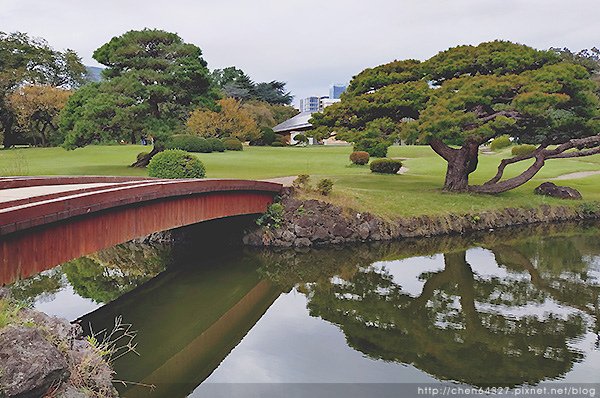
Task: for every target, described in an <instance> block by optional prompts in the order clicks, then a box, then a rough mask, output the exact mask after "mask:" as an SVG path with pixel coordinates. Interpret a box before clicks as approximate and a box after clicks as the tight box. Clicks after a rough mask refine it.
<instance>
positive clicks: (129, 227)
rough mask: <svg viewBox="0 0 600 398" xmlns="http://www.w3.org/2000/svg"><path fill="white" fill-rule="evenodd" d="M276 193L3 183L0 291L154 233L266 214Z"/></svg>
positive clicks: (206, 185)
mask: <svg viewBox="0 0 600 398" xmlns="http://www.w3.org/2000/svg"><path fill="white" fill-rule="evenodd" d="M281 188H282V186H281V185H280V184H276V183H271V182H264V181H248V180H212V179H203V180H161V179H151V178H132V177H92V176H86V177H18V178H17V177H15V178H0V286H2V285H3V284H8V283H11V282H12V281H14V280H15V279H17V278H22V277H28V276H31V275H34V274H36V273H39V272H41V271H43V270H46V269H49V268H52V267H54V266H56V265H58V264H62V263H64V262H66V261H69V260H71V259H73V258H77V257H80V256H82V255H85V254H88V253H93V252H96V251H98V250H100V249H103V248H106V247H111V246H114V245H116V244H119V243H122V242H126V241H128V240H131V239H135V238H140V237H143V236H146V235H149V234H151V233H154V232H159V231H165V230H169V229H173V228H177V227H182V226H185V225H191V224H196V223H199V222H202V221H208V220H214V219H218V218H223V217H231V216H239V215H248V214H258V213H263V212H265V210H266V209H267V207H268V205H269V204H271V203H272V201H273V197H274V196H275V195H277V194H278V193H279V192H280V191H281Z"/></svg>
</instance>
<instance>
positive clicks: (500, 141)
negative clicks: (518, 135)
mask: <svg viewBox="0 0 600 398" xmlns="http://www.w3.org/2000/svg"><path fill="white" fill-rule="evenodd" d="M511 145H512V141H511V140H510V136H508V135H501V136H499V137H496V138H494V140H493V141H492V143H491V144H490V149H491V150H492V151H497V150H498V149H502V148H508V147H509V146H511Z"/></svg>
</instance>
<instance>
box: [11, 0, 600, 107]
mask: <svg viewBox="0 0 600 398" xmlns="http://www.w3.org/2000/svg"><path fill="white" fill-rule="evenodd" d="M144 27H148V28H159V29H164V30H168V31H173V32H177V33H179V35H180V36H181V37H183V39H184V40H185V41H187V42H191V43H194V44H196V45H198V46H199V47H200V48H202V50H203V53H204V59H206V61H207V62H208V64H209V68H211V69H214V68H223V67H226V66H231V65H235V66H237V67H239V68H241V69H243V70H244V71H245V72H246V73H248V74H249V75H250V76H251V77H252V78H253V79H254V80H255V81H269V80H282V81H285V82H287V84H288V86H287V87H288V88H289V89H290V90H291V91H292V93H293V94H294V95H295V101H294V102H295V103H297V102H298V100H299V99H300V98H302V97H306V96H310V95H327V94H328V88H329V86H330V85H331V84H332V83H346V82H347V81H349V80H350V78H351V77H352V76H353V75H355V74H356V73H358V72H360V71H361V70H362V69H364V68H366V67H370V66H376V65H380V64H382V63H385V62H389V61H392V60H394V59H406V58H417V59H426V58H428V57H430V56H432V55H434V54H435V53H437V52H438V51H441V50H444V49H446V48H448V47H451V46H455V45H459V44H467V43H469V44H476V43H479V42H482V41H487V40H492V39H506V40H512V41H517V42H520V43H524V44H528V45H531V46H533V47H537V48H542V49H546V48H549V47H569V48H571V49H574V50H579V49H582V48H590V47H594V46H597V47H600V7H598V0H320V1H315V0H303V1H301V0H210V1H208V0H162V1H155V0H145V1H131V0H104V1H95V2H93V3H92V2H88V1H81V0H0V30H2V31H6V32H14V31H22V32H28V33H30V34H31V35H33V36H39V37H43V38H45V39H46V40H48V42H49V43H50V45H52V46H53V47H55V48H57V49H64V48H71V49H73V50H75V51H77V52H78V53H79V55H80V56H81V57H82V58H83V60H84V63H86V64H88V65H98V64H97V63H96V62H95V61H94V60H93V59H92V52H93V51H94V50H95V49H96V48H98V47H99V46H100V45H102V44H103V43H105V42H107V41H108V40H109V39H110V38H111V37H113V36H116V35H120V34H122V33H124V32H126V31H128V30H131V29H141V28H144Z"/></svg>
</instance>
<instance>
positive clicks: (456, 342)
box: [262, 233, 599, 386]
mask: <svg viewBox="0 0 600 398" xmlns="http://www.w3.org/2000/svg"><path fill="white" fill-rule="evenodd" d="M500 237H501V238H500V239H497V238H493V237H490V238H485V239H482V240H477V241H471V242H468V241H466V240H465V239H464V238H458V239H455V240H454V241H453V240H452V239H450V240H448V239H443V240H442V248H443V250H440V251H446V249H447V248H449V247H452V246H454V247H458V248H461V247H462V248H464V249H462V250H461V249H459V251H458V252H450V253H446V254H444V268H443V269H442V270H441V271H438V272H426V273H422V274H421V275H420V276H419V279H420V280H421V281H424V286H423V290H422V292H421V293H420V294H419V296H417V297H414V296H411V295H410V294H408V293H407V292H406V291H404V290H403V289H402V286H401V283H402V282H401V281H398V280H394V279H393V277H392V276H391V275H390V274H389V273H388V272H387V270H386V268H385V267H383V269H382V268H381V267H379V266H374V265H373V266H371V265H370V264H372V263H373V262H374V261H376V260H378V259H381V258H387V259H391V258H394V257H393V256H394V255H395V258H406V257H409V256H415V255H424V254H432V253H436V250H435V248H433V247H431V244H430V243H427V244H425V243H417V242H411V243H410V245H409V246H404V248H403V245H402V244H392V245H388V246H387V247H386V246H385V245H382V246H380V247H376V248H375V249H371V250H363V252H365V253H368V254H364V253H361V250H360V249H359V248H348V249H347V250H345V251H326V250H323V251H313V252H309V253H304V254H293V255H290V254H289V253H283V254H281V255H280V256H283V258H282V259H280V260H279V261H277V258H276V256H275V255H272V254H271V255H268V261H267V262H266V265H265V266H263V268H262V272H263V273H264V274H265V275H267V276H269V277H270V278H271V279H273V280H275V281H276V282H277V283H280V284H283V285H287V286H291V284H290V282H291V281H292V280H295V281H296V283H300V285H298V290H299V291H302V292H303V293H306V295H307V297H308V299H309V303H308V308H309V311H310V313H311V315H313V316H318V317H321V318H323V319H325V320H327V321H329V322H332V323H334V324H336V325H337V326H338V327H340V329H341V330H342V331H343V332H344V334H345V335H346V339H347V342H348V344H349V345H350V346H351V347H353V348H354V349H356V350H358V351H360V352H362V353H364V354H365V355H367V356H369V357H371V358H375V359H381V360H386V361H394V362H400V363H407V364H412V365H414V366H415V367H417V368H419V369H421V370H423V371H425V372H427V373H429V374H431V375H433V376H435V377H436V378H438V379H446V380H456V381H460V382H464V383H468V384H472V385H496V386H516V385H519V384H523V383H531V384H534V383H537V382H540V381H542V380H546V379H555V378H559V377H561V376H563V375H564V374H566V373H567V372H568V371H569V370H570V369H571V368H572V366H573V364H574V363H575V362H578V361H580V360H582V359H583V354H582V353H581V352H579V351H578V350H576V349H575V348H573V347H572V346H570V343H571V342H572V341H573V339H575V338H577V337H580V336H582V335H583V334H584V333H585V332H586V326H587V320H588V318H587V317H586V316H585V315H584V312H585V313H587V314H589V315H591V316H592V318H595V319H597V318H598V310H597V309H598V289H599V288H598V285H597V281H595V282H594V281H592V280H591V279H590V277H589V275H588V277H587V279H586V277H585V275H586V273H587V270H588V268H589V267H588V264H589V256H590V255H591V254H595V251H597V249H592V247H589V246H590V245H591V246H593V245H592V243H591V242H592V241H593V239H594V238H596V237H597V235H594V236H588V237H581V238H580V237H576V238H565V237H564V236H562V237H560V238H558V239H557V240H558V241H563V242H564V244H563V245H562V246H561V248H560V249H552V250H556V251H554V252H552V254H547V253H548V252H546V251H545V250H546V246H548V248H551V247H553V246H552V245H551V244H550V243H548V241H547V240H545V239H542V240H540V241H539V242H540V243H539V245H536V243H535V242H536V240H537V239H539V238H536V237H534V239H531V240H527V239H526V238H527V237H530V238H531V233H529V234H526V235H524V236H516V239H515V242H517V243H519V244H521V243H523V242H525V243H524V245H525V246H526V247H528V248H529V251H526V252H525V253H527V255H523V253H522V252H519V250H522V249H521V246H519V245H517V246H511V245H509V244H503V243H506V242H510V241H511V239H506V238H502V235H500ZM509 238H510V237H509ZM596 239H597V238H596ZM429 241H430V242H431V241H432V240H429ZM452 241H453V243H452ZM473 242H478V243H477V245H478V246H484V247H493V249H492V251H493V252H494V253H495V255H496V258H497V260H498V263H499V265H500V266H503V267H506V268H507V269H508V271H509V274H508V276H506V277H498V276H491V277H490V276H486V277H485V278H483V277H480V276H478V275H476V274H475V273H474V272H473V269H472V268H471V266H470V264H469V263H468V262H467V261H466V251H465V249H466V248H467V247H469V246H472V245H474V243H473ZM585 242H587V243H585ZM594 247H595V246H594ZM497 248H502V250H503V251H502V253H500V251H499V250H500V249H498V250H497ZM507 248H509V249H510V250H508V249H507ZM404 249H406V252H407V253H410V255H405V254H403V252H404V251H405V250H404ZM419 251H421V252H420V253H419ZM437 252H438V253H439V251H437ZM515 253H520V254H521V257H522V258H521V257H519V261H516V260H515V259H514V258H513V257H514V256H515ZM563 253H564V255H565V257H564V258H563V260H562V261H564V262H566V263H567V264H569V265H568V266H566V267H563V268H562V269H561V268H560V266H561V264H560V260H558V261H557V260H556V258H555V257H553V256H559V258H560V255H562V254H563ZM582 253H583V254H582ZM509 254H510V255H511V256H513V257H511V261H508V260H507V258H508V256H509ZM501 256H502V258H501ZM529 256H531V260H530V259H529ZM328 257H329V258H330V259H329V260H330V261H328V260H327V258H328ZM546 257H548V258H551V260H552V262H548V261H547V260H545V258H546ZM503 259H504V260H503ZM523 259H525V260H527V261H523ZM274 260H276V261H274ZM328 264H337V266H338V268H337V269H335V267H331V265H328ZM533 264H535V266H534V265H533ZM286 267H287V270H288V271H287V273H286V271H285V270H286ZM530 279H531V281H530ZM552 303H555V304H558V305H560V306H562V308H561V309H560V314H558V313H553V312H546V313H545V314H544V315H535V314H533V311H531V308H534V307H539V308H542V309H550V311H551V310H552V308H556V305H553V304H552ZM548 306H552V308H551V307H548ZM528 307H529V308H528ZM565 307H566V308H565ZM594 309H595V310H594ZM582 311H583V312H582Z"/></svg>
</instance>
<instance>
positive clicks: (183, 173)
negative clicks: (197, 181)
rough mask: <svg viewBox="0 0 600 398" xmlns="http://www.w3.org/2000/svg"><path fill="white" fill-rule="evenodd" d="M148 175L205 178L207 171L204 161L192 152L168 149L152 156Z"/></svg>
mask: <svg viewBox="0 0 600 398" xmlns="http://www.w3.org/2000/svg"><path fill="white" fill-rule="evenodd" d="M148 175H149V176H150V177H157V178H203V177H204V176H205V175H206V171H205V169H204V165H203V164H202V162H201V161H200V160H198V158H196V157H195V156H193V155H192V154H190V153H188V152H185V151H181V150H179V149H167V150H165V151H162V152H160V153H157V154H156V155H154V157H152V159H151V160H150V164H148Z"/></svg>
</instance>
